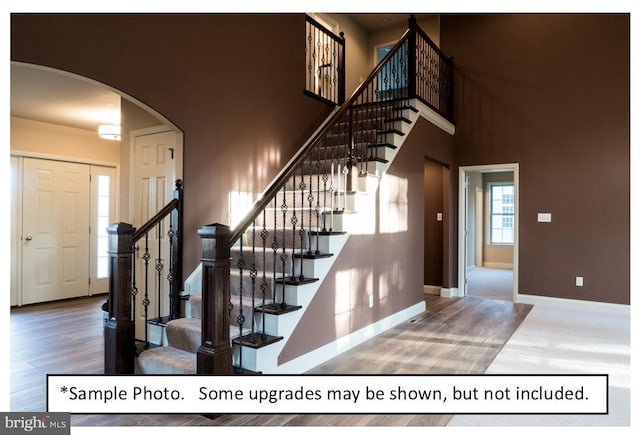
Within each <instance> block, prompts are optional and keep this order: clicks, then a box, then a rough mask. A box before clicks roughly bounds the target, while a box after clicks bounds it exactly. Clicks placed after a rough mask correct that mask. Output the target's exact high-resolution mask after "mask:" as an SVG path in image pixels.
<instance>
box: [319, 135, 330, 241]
mask: <svg viewBox="0 0 640 435" xmlns="http://www.w3.org/2000/svg"><path fill="white" fill-rule="evenodd" d="M323 148H324V160H323V161H322V183H323V190H322V202H323V203H322V211H323V215H322V231H327V219H326V215H325V214H324V213H325V212H326V210H327V181H328V180H329V174H328V173H327V146H326V145H325V146H324V147H323ZM318 219H319V217H318Z"/></svg>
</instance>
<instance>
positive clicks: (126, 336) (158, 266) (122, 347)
mask: <svg viewBox="0 0 640 435" xmlns="http://www.w3.org/2000/svg"><path fill="white" fill-rule="evenodd" d="M182 216H183V187H182V181H181V180H177V181H176V187H175V190H174V192H173V199H172V200H171V201H170V202H169V203H168V204H167V205H165V206H164V207H163V208H162V209H161V210H160V211H158V213H156V215H155V216H153V217H152V218H151V219H149V221H147V222H146V223H144V224H143V225H142V226H140V228H138V229H137V230H136V229H135V228H134V227H133V226H132V225H131V224H128V223H123V222H120V223H117V224H112V225H110V226H109V227H108V228H107V233H108V234H109V250H108V253H109V300H108V302H109V303H108V310H109V314H108V320H107V322H106V324H105V353H104V358H105V360H104V361H105V374H126V373H133V371H134V358H135V354H136V351H137V346H136V343H138V344H139V346H140V347H143V348H148V347H149V343H150V342H149V323H150V322H152V323H155V324H166V322H168V321H169V320H172V319H176V318H179V317H182V312H181V299H180V293H181V292H182V285H183V280H182V245H183V244H182V235H183V230H182V225H183V218H182ZM150 234H153V235H155V241H153V243H155V246H152V245H151V243H150V241H149V235H150ZM165 236H166V241H167V243H168V250H169V253H168V257H169V258H163V255H162V252H163V250H162V247H163V245H162V243H163V239H164V238H165ZM140 245H142V246H140ZM153 248H155V250H156V252H155V253H156V257H155V258H152V254H151V253H152V252H153ZM140 251H142V254H140ZM137 255H139V258H140V259H141V260H142V263H143V264H144V265H143V267H142V270H136V258H135V257H136V256H137ZM167 267H168V269H167ZM165 280H166V281H165ZM165 283H166V284H165ZM165 285H168V293H169V295H168V296H169V298H168V301H167V300H166V299H165V297H164V296H163V289H164V286H165ZM141 290H142V291H141ZM138 298H142V299H141V301H142V309H143V319H144V339H142V338H140V339H136V336H135V329H136V328H135V322H136V317H137V314H136V301H137V300H138ZM152 298H154V299H155V304H154V305H155V306H154V307H151V299H152ZM151 310H153V311H152V312H155V318H153V319H150V318H149V316H150V311H151ZM165 312H166V313H168V314H167V315H163V313H165ZM138 314H140V313H138Z"/></svg>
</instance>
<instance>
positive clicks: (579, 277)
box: [576, 276, 584, 287]
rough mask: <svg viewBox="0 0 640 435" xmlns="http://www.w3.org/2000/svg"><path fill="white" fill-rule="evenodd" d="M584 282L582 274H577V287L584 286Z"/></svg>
mask: <svg viewBox="0 0 640 435" xmlns="http://www.w3.org/2000/svg"><path fill="white" fill-rule="evenodd" d="M583 284H584V281H583V279H582V277H581V276H576V286H577V287H582V286H583Z"/></svg>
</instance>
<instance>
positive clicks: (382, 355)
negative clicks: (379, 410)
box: [11, 296, 531, 426]
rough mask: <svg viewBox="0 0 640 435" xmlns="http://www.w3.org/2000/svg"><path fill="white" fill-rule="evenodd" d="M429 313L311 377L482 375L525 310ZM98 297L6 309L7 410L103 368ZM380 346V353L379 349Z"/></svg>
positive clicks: (476, 302) (486, 302)
mask: <svg viewBox="0 0 640 435" xmlns="http://www.w3.org/2000/svg"><path fill="white" fill-rule="evenodd" d="M425 298H426V302H427V312H426V313H424V314H423V315H421V316H418V317H416V318H415V319H413V321H411V322H405V323H403V324H401V325H399V326H397V327H395V328H392V329H390V330H389V331H386V332H384V333H382V334H380V335H378V336H376V337H374V338H372V339H371V340H368V341H367V342H365V343H363V344H361V345H359V346H357V347H355V348H353V349H351V350H349V351H347V352H345V353H343V354H342V355H339V356H338V357H336V358H333V359H331V360H329V361H327V362H326V363H324V364H322V365H320V366H318V367H316V368H314V369H313V370H312V371H311V372H310V373H325V374H332V373H342V374H356V373H367V374H375V373H386V374H400V373H430V374H441V373H472V374H473V373H484V371H485V370H486V369H487V367H489V365H490V364H491V362H492V361H493V359H494V358H495V356H496V355H497V354H498V352H499V351H500V349H501V348H502V346H503V345H504V344H505V343H506V341H507V340H508V339H509V337H510V336H511V335H512V334H513V332H514V331H515V330H516V328H517V327H518V325H519V324H520V323H521V322H522V320H523V319H524V318H525V317H526V316H527V314H528V313H529V310H530V309H531V306H529V305H522V304H512V303H511V302H507V301H500V300H491V299H481V298H475V297H466V298H452V299H447V298H440V297H437V296H425ZM102 302H104V296H102V297H96V298H87V299H78V300H73V301H68V302H56V303H52V304H43V305H38V306H33V307H26V308H18V309H14V310H12V311H11V410H12V411H44V410H45V385H46V377H45V375H46V374H47V373H59V374H62V373H76V374H80V373H88V374H100V373H102V371H103V338H102V333H103V332H102V312H101V310H100V306H101V304H102ZM381 349H384V351H383V352H382V351H381ZM450 418H451V417H450V416H448V415H228V416H220V417H218V418H216V419H213V420H212V419H209V418H206V417H203V416H200V415H166V416H165V415H122V416H121V415H73V416H72V425H74V426H103V425H113V426H133V425H144V426H154V425H162V426H164V425H171V426H179V425H187V426H191V425H193V426H195V425H229V426H239V425H263V426H280V425H287V426H307V425H310V426H326V425H334V426H350V425H363V426H364V425H375V426H422V425H426V426H441V425H446V424H447V422H448V421H449V419H450Z"/></svg>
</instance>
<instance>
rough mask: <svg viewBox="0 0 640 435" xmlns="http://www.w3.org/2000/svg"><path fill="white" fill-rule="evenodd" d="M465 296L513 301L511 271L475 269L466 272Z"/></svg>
mask: <svg viewBox="0 0 640 435" xmlns="http://www.w3.org/2000/svg"><path fill="white" fill-rule="evenodd" d="M467 294H468V295H469V296H477V297H480V298H490V299H501V300H504V301H513V271H512V270H505V269H489V268H486V267H476V268H473V269H471V270H469V271H468V272H467Z"/></svg>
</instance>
